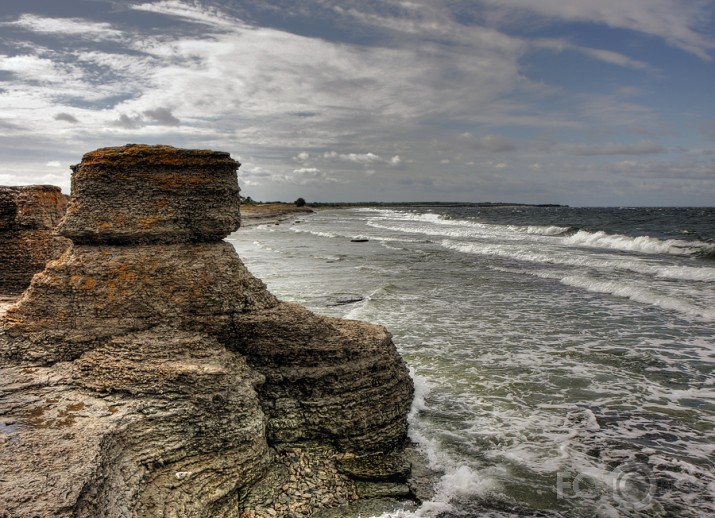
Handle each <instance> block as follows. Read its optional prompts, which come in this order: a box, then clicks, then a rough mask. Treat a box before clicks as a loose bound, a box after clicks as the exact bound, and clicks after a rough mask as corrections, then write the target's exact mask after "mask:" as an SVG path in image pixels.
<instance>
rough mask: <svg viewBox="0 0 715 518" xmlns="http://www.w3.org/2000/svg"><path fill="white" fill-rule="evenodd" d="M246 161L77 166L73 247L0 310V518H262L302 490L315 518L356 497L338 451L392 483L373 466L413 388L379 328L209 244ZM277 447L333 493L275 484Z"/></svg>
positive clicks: (100, 161)
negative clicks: (1, 469)
mask: <svg viewBox="0 0 715 518" xmlns="http://www.w3.org/2000/svg"><path fill="white" fill-rule="evenodd" d="M238 165H239V164H238V163H237V162H235V161H233V160H232V159H231V158H230V157H229V156H228V154H226V153H217V152H211V151H195V150H182V149H176V148H171V147H168V146H142V145H128V146H124V147H120V148H107V149H100V150H97V151H95V152H92V153H88V154H86V155H85V156H84V157H83V159H82V162H81V163H80V164H79V165H77V166H74V167H73V178H72V199H71V202H70V206H69V208H68V211H67V215H66V217H65V218H64V220H63V221H62V222H61V224H60V226H59V231H60V233H61V234H62V235H64V236H67V237H69V238H70V239H71V240H72V241H73V242H74V244H73V246H72V247H71V248H70V249H69V250H68V251H67V252H66V253H65V254H64V255H63V256H62V257H61V258H60V259H58V260H55V261H51V262H50V263H49V264H48V265H47V267H46V269H45V270H44V271H43V272H42V273H41V274H38V275H37V276H35V278H34V279H33V281H32V283H31V285H30V287H29V289H28V290H27V291H26V292H25V293H24V294H23V296H22V297H21V298H20V300H19V302H18V303H17V304H16V305H14V306H12V307H10V308H9V309H8V311H7V313H6V314H5V315H4V316H3V317H0V354H1V355H2V358H3V360H2V364H3V367H2V369H1V370H2V372H0V465H2V466H14V468H13V470H12V472H11V473H4V474H3V476H0V494H3V495H4V496H3V500H0V515H2V513H3V512H4V513H7V514H9V515H11V516H33V515H40V516H43V515H47V516H49V515H51V516H107V517H113V516H179V517H184V516H197V517H198V516H217V517H221V516H241V515H243V516H274V515H276V514H277V515H287V514H288V512H289V511H290V510H291V509H296V508H297V507H296V506H298V503H297V502H298V501H299V500H301V499H302V500H301V501H302V503H301V504H300V506H301V512H302V513H303V514H304V515H307V516H309V515H311V514H312V513H314V512H315V511H316V510H317V509H318V508H320V507H325V506H327V507H330V506H334V505H340V504H343V503H345V502H346V501H348V500H350V499H352V498H357V497H358V496H359V491H358V490H357V489H356V488H357V486H356V483H355V482H354V481H353V479H352V478H351V476H350V470H349V469H344V468H340V463H341V462H344V459H346V458H349V459H352V460H351V463H352V464H355V463H357V464H358V465H360V464H362V465H366V464H369V465H371V466H382V467H380V468H379V469H377V472H378V473H377V475H376V476H375V477H374V478H375V479H376V480H381V479H391V478H395V477H396V478H397V479H404V476H405V475H404V466H401V465H400V463H399V462H397V461H389V462H382V463H380V462H378V461H379V460H380V459H382V460H383V461H384V460H385V459H394V458H396V457H395V455H394V452H395V451H399V449H400V447H401V446H402V444H403V441H404V440H405V435H406V428H407V422H406V415H407V411H408V409H409V405H410V402H411V399H412V383H411V380H410V379H409V376H408V374H407V370H406V367H405V365H404V363H403V362H402V360H401V359H400V357H399V355H398V354H397V352H396V350H395V347H394V345H393V344H392V342H391V337H390V335H389V333H388V332H387V331H386V330H385V329H384V328H382V327H380V326H374V325H370V324H366V323H363V322H355V321H343V320H338V319H333V318H327V317H320V316H317V315H314V314H312V313H310V312H308V311H307V310H305V309H304V308H302V307H300V306H297V305H294V304H288V303H284V302H281V301H279V300H278V299H276V298H275V297H274V296H273V295H271V294H270V293H269V292H268V291H267V290H266V288H265V285H264V284H263V283H262V282H261V281H260V280H258V279H256V278H255V277H253V276H252V275H251V274H250V273H249V272H248V270H247V269H246V268H245V267H244V265H243V264H242V262H241V261H240V259H239V257H238V255H237V254H236V252H235V250H234V249H233V247H232V246H231V245H229V244H228V243H225V242H223V241H221V240H222V238H224V237H225V236H227V235H228V234H229V233H230V232H232V231H234V230H236V229H237V228H238V225H239V222H240V218H239V213H238V192H239V190H238V185H237V182H236V169H237V167H238ZM286 448H288V449H286ZM276 451H278V452H285V451H293V452H302V453H294V455H297V456H298V457H296V458H299V457H301V456H310V457H311V458H312V461H311V462H312V463H313V464H314V465H317V466H332V467H330V468H328V467H326V468H325V469H324V471H325V474H324V476H323V477H322V478H320V480H323V481H324V482H325V484H326V487H327V488H329V487H341V488H343V489H341V493H340V494H341V495H343V496H341V497H340V498H339V499H336V498H328V497H327V496H326V491H327V493H329V489H326V488H323V492H322V493H321V492H318V493H316V495H317V496H316V495H313V494H312V493H311V494H310V495H309V496H310V498H306V495H308V493H306V490H305V489H301V490H300V492H299V494H298V489H296V494H295V495H292V494H290V490H288V493H286V491H285V490H284V489H283V486H281V489H280V490H279V489H277V488H276V487H275V484H273V483H272V481H273V480H274V479H275V480H278V479H280V476H279V474H280V473H284V472H287V471H286V469H287V468H285V469H283V468H281V466H285V465H286V461H285V458H286V457H285V454H284V453H279V454H276V453H275V452H276ZM386 454H387V457H385V455H386ZM301 458H302V457H301ZM341 459H342V460H341ZM303 464H305V463H303V462H301V465H303ZM308 464H310V463H308ZM348 464H350V463H348ZM339 468H340V469H339ZM291 469H293V468H291ZM353 471H355V470H353ZM358 471H359V470H358ZM373 471H374V470H373ZM296 473H297V474H296ZM296 473H294V474H293V475H292V480H295V481H296V484H295V487H296V488H298V487H300V484H299V483H298V482H299V481H300V479H301V477H303V479H305V480H304V481H305V483H306V484H308V483H309V482H310V480H312V478H311V477H314V474H313V473H312V471H311V470H310V469H307V470H303V472H302V473H303V475H301V474H300V473H301V471H300V470H298V471H296ZM276 477H277V478H276ZM316 480H317V479H316ZM403 481H404V480H403ZM329 484H332V486H330V485H329ZM291 487H293V486H291ZM279 497H280V500H281V501H278V499H279ZM272 499H273V500H275V501H272ZM291 502H292V503H291Z"/></svg>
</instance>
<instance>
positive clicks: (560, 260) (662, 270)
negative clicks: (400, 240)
mask: <svg viewBox="0 0 715 518" xmlns="http://www.w3.org/2000/svg"><path fill="white" fill-rule="evenodd" d="M441 244H442V246H444V247H445V248H449V249H451V250H456V251H458V252H462V253H468V254H475V255H490V256H498V257H508V258H511V259H517V260H519V261H526V262H530V263H536V264H561V265H566V266H578V267H587V268H594V269H600V270H603V271H606V272H607V271H614V270H626V271H631V272H635V273H641V274H645V275H652V276H654V277H659V278H662V279H675V280H686V281H698V282H713V281H715V268H713V267H712V266H710V265H702V266H698V267H695V266H685V265H660V264H655V263H651V262H647V261H644V260H641V259H640V258H638V257H631V258H625V257H622V256H616V255H604V254H599V255H595V254H580V253H578V252H577V251H570V252H569V251H567V250H563V249H558V248H555V247H546V246H542V247H540V249H539V251H538V252H537V251H533V250H532V249H530V248H528V247H526V246H514V245H487V244H481V243H467V242H458V241H453V240H444V241H442V243H441Z"/></svg>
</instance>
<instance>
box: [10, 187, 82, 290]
mask: <svg viewBox="0 0 715 518" xmlns="http://www.w3.org/2000/svg"><path fill="white" fill-rule="evenodd" d="M66 208H67V200H66V198H65V196H64V195H63V194H62V192H61V191H60V188H59V187H54V186H51V185H30V186H27V187H3V186H0V295H9V296H13V295H18V294H20V293H22V292H23V291H25V289H26V288H27V287H28V286H29V285H30V280H31V279H32V276H33V275H34V274H36V273H37V272H40V271H42V269H43V268H44V267H45V263H47V261H49V260H51V259H56V258H58V257H59V256H60V255H61V254H62V252H63V251H64V250H65V249H66V248H67V247H68V246H69V245H70V242H69V241H68V240H67V239H65V238H62V237H59V236H56V235H55V234H54V232H53V230H54V228H55V227H56V226H57V224H58V223H59V221H60V219H61V218H62V216H64V213H65V210H66Z"/></svg>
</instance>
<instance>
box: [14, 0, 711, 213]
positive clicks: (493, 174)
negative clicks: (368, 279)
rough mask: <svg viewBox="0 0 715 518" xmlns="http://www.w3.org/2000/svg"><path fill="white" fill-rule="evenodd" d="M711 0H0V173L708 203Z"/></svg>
mask: <svg viewBox="0 0 715 518" xmlns="http://www.w3.org/2000/svg"><path fill="white" fill-rule="evenodd" d="M714 59H715V1H714V0H262V1H249V0H245V1H244V0H123V1H120V0H61V1H57V0H1V1H0V184H2V185H28V184H38V183H39V184H53V185H59V186H61V187H62V188H63V190H64V191H65V192H67V193H69V191H70V175H71V171H70V169H69V166H70V165H71V164H76V163H78V162H80V160H81V158H82V155H83V154H84V153H87V152H89V151H92V150H94V149H97V148H100V147H107V146H120V145H124V144H127V143H145V144H168V145H172V146H176V147H185V148H194V149H214V150H220V151H228V152H230V153H231V155H232V156H233V157H234V158H235V159H237V160H238V161H240V162H241V164H242V166H241V168H240V170H239V184H240V186H241V188H242V194H243V195H244V196H250V197H251V198H253V199H255V200H261V201H272V200H283V201H293V200H295V199H297V198H298V197H303V198H305V199H306V200H307V201H308V202H311V201H352V202H358V201H464V202H520V203H559V204H568V205H572V206H712V205H715V94H714V93H713V92H715V63H714Z"/></svg>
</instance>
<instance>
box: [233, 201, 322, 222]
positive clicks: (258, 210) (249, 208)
mask: <svg viewBox="0 0 715 518" xmlns="http://www.w3.org/2000/svg"><path fill="white" fill-rule="evenodd" d="M313 212H314V209H312V208H311V207H306V206H303V207H298V206H296V205H293V204H289V203H248V204H244V205H242V206H241V217H242V218H243V220H242V223H241V225H242V226H244V227H248V226H254V225H270V224H274V225H278V224H280V223H282V222H284V221H291V220H295V219H296V218H298V217H300V216H303V215H306V214H311V213H313Z"/></svg>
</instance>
